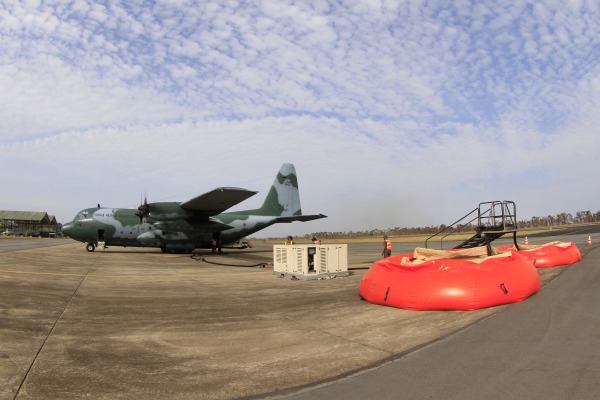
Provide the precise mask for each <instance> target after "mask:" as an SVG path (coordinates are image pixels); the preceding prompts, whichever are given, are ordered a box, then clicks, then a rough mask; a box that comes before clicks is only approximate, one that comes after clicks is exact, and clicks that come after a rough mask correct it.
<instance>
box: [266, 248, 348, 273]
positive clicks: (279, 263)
mask: <svg viewBox="0 0 600 400" xmlns="http://www.w3.org/2000/svg"><path fill="white" fill-rule="evenodd" d="M273 273H274V274H275V275H277V276H279V277H283V276H289V277H291V278H296V279H323V278H335V277H338V276H348V245H347V244H327V245H322V244H321V245H315V244H296V245H275V246H273Z"/></svg>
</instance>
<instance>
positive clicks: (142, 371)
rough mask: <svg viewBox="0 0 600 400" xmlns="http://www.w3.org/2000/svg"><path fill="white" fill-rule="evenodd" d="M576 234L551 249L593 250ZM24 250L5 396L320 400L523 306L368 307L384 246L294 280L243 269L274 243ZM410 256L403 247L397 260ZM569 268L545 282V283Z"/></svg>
mask: <svg viewBox="0 0 600 400" xmlns="http://www.w3.org/2000/svg"><path fill="white" fill-rule="evenodd" d="M573 238H574V237H568V238H567V237H565V238H551V240H565V241H567V240H568V241H574V242H575V243H576V244H577V245H578V247H579V248H580V249H582V250H585V251H589V250H590V249H591V248H593V247H594V246H590V248H586V247H585V238H587V236H585V237H584V236H582V234H580V235H579V236H577V240H578V241H575V240H573ZM16 240H19V239H13V240H10V239H1V240H0V344H1V345H0V399H46V398H61V399H71V398H78V399H79V398H82V397H89V398H94V399H97V398H100V399H108V398H110V399H115V398H117V399H118V398H123V399H131V398H176V399H232V398H241V397H255V398H264V397H269V396H272V397H285V396H292V397H293V396H295V395H309V394H308V393H312V394H313V395H316V393H317V392H314V391H312V388H314V387H315V385H317V387H318V386H323V385H325V384H328V383H334V384H335V382H337V381H338V380H339V378H340V377H344V376H352V375H353V374H357V373H359V371H364V370H365V369H368V368H370V369H372V368H374V367H376V366H380V365H385V364H387V363H389V362H391V361H393V360H397V359H402V358H403V356H407V355H410V354H413V353H414V352H415V349H419V348H425V347H427V346H428V345H430V344H432V343H435V342H439V341H440V340H441V339H443V338H450V337H453V334H455V333H456V332H458V331H460V330H461V329H464V328H465V327H467V326H470V325H473V324H474V323H475V322H477V321H480V320H482V319H483V318H486V317H489V316H491V315H494V314H497V313H498V312H499V311H502V310H504V309H506V308H507V307H508V308H510V307H514V306H515V305H509V306H500V307H492V308H487V309H483V310H477V311H468V312H465V311H450V312H449V311H439V312H436V311H430V312H415V311H408V310H401V309H396V308H389V307H382V306H376V305H372V304H369V303H366V302H364V301H362V300H360V298H359V296H358V283H359V281H360V279H361V278H362V276H363V275H364V273H365V272H366V269H367V268H368V266H370V265H371V264H372V262H373V261H375V260H377V259H378V258H379V257H380V252H381V249H380V247H381V246H380V244H379V243H371V244H369V243H361V244H351V245H350V246H349V267H350V271H351V274H350V276H348V277H344V278H338V279H331V280H319V281H304V280H299V281H293V280H290V279H287V278H277V277H275V276H274V275H273V273H272V269H271V268H257V267H249V266H248V265H253V264H256V263H260V262H270V261H271V260H272V251H271V246H264V245H263V246H257V247H255V248H253V249H249V250H246V251H235V250H231V251H229V252H228V253H227V254H225V255H223V256H212V255H210V254H208V253H207V254H206V255H205V259H206V260H207V261H210V262H213V263H220V264H236V265H238V266H235V267H234V266H224V265H216V264H211V263H209V262H199V261H195V260H193V259H191V258H190V257H189V255H177V254H162V253H161V252H160V251H157V250H154V249H151V250H145V249H123V248H109V249H107V250H106V251H104V252H94V253H88V252H86V251H85V248H84V245H83V244H81V243H75V242H72V241H70V240H68V239H39V240H40V241H48V240H49V241H53V242H52V244H56V246H52V247H35V246H34V248H31V247H30V246H17V247H19V249H18V250H15V249H14V248H12V247H11V246H10V245H7V244H6V243H9V242H13V241H15V242H14V243H17V242H16ZM33 240H35V239H33ZM595 240H596V239H595ZM547 241H549V240H546V239H544V240H541V241H540V242H539V243H545V242H547ZM46 243H50V242H45V244H46ZM530 243H533V240H531V238H530ZM416 246H422V243H415V244H400V243H398V244H395V247H394V253H404V252H410V251H412V250H413V249H414V247H416ZM582 252H583V251H582ZM567 268H572V267H558V268H551V269H545V270H540V275H541V277H542V280H543V282H544V283H546V282H549V281H551V280H552V279H553V278H554V277H556V276H557V275H559V274H560V273H561V272H562V271H564V270H565V269H567ZM543 291H544V289H542V292H543ZM536 296H537V295H536ZM534 297H535V296H534ZM531 300H532V299H528V300H526V302H528V301H531ZM501 314H504V313H501ZM493 318H496V316H495V315H494V317H493ZM442 342H443V341H442ZM328 386H330V385H328ZM309 396H310V395H309ZM312 398H317V397H312Z"/></svg>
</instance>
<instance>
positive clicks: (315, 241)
mask: <svg viewBox="0 0 600 400" xmlns="http://www.w3.org/2000/svg"><path fill="white" fill-rule="evenodd" d="M311 240H312V242H313V244H316V245H320V244H321V241H320V240H319V239H317V237H316V236H313V237H312V239H311Z"/></svg>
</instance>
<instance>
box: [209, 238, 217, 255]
mask: <svg viewBox="0 0 600 400" xmlns="http://www.w3.org/2000/svg"><path fill="white" fill-rule="evenodd" d="M210 246H211V247H212V253H213V254H216V253H217V239H215V238H213V239H212V240H211V241H210Z"/></svg>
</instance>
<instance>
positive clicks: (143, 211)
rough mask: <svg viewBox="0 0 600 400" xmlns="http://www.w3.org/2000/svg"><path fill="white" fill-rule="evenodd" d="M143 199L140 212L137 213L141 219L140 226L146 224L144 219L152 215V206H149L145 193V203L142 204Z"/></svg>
mask: <svg viewBox="0 0 600 400" xmlns="http://www.w3.org/2000/svg"><path fill="white" fill-rule="evenodd" d="M141 200H142V198H141V196H140V203H141V204H140V206H139V207H138V212H136V213H135V215H137V216H138V217H140V224H141V223H143V222H144V219H145V218H147V217H148V215H150V206H149V205H148V194H147V193H144V202H143V203H142V201H141Z"/></svg>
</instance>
